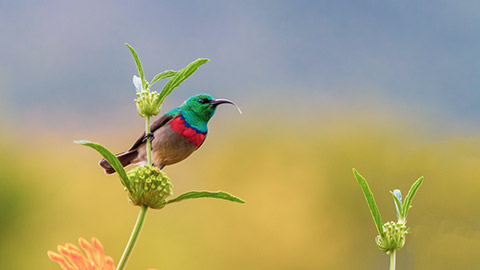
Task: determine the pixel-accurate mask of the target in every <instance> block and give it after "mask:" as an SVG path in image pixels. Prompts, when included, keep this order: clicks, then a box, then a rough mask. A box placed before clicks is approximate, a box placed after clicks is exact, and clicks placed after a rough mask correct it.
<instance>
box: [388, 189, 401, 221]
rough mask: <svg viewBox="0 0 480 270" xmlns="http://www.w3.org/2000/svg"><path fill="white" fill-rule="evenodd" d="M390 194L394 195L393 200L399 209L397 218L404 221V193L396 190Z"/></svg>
mask: <svg viewBox="0 0 480 270" xmlns="http://www.w3.org/2000/svg"><path fill="white" fill-rule="evenodd" d="M390 193H392V195H393V200H394V202H395V208H396V209H397V218H398V219H399V220H400V219H403V216H402V215H403V210H402V209H403V208H402V193H401V192H400V190H398V189H395V190H394V191H393V192H392V191H390Z"/></svg>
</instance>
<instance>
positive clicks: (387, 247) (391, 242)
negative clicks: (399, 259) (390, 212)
mask: <svg viewBox="0 0 480 270" xmlns="http://www.w3.org/2000/svg"><path fill="white" fill-rule="evenodd" d="M383 231H384V232H385V235H384V236H383V237H382V236H380V235H378V236H377V238H376V239H375V241H376V242H377V246H378V247H379V248H380V249H381V250H382V251H383V252H386V253H387V254H389V253H390V252H391V251H394V250H397V249H401V248H402V247H403V246H404V245H405V237H406V235H407V234H408V233H409V232H410V230H409V229H408V228H407V226H406V225H405V224H404V223H402V222H399V223H395V222H393V221H390V222H387V223H385V224H383Z"/></svg>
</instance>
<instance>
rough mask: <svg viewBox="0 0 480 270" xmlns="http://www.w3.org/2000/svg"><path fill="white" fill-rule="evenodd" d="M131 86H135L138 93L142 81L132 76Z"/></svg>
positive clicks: (140, 89)
mask: <svg viewBox="0 0 480 270" xmlns="http://www.w3.org/2000/svg"><path fill="white" fill-rule="evenodd" d="M133 85H135V89H136V90H137V92H138V93H140V92H141V91H142V79H140V77H138V76H137V75H133Z"/></svg>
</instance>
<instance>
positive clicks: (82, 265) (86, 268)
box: [48, 237, 115, 270]
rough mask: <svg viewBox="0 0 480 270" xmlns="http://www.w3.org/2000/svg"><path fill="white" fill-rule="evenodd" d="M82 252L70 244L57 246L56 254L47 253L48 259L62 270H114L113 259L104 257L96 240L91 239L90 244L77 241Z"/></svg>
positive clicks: (81, 239) (82, 239) (101, 248)
mask: <svg viewBox="0 0 480 270" xmlns="http://www.w3.org/2000/svg"><path fill="white" fill-rule="evenodd" d="M78 242H79V244H80V247H82V249H83V251H84V252H85V254H86V255H84V254H83V253H82V250H81V249H80V248H78V247H76V246H75V245H72V244H70V243H67V244H65V246H61V245H58V247H57V248H58V252H59V253H60V254H58V253H56V252H53V251H48V257H50V259H51V260H52V261H54V262H57V263H58V264H59V265H60V267H61V268H62V269H63V270H115V265H114V264H113V259H112V257H110V256H105V254H104V253H103V246H102V244H101V243H100V241H98V239H97V238H95V237H93V238H92V244H90V243H88V241H87V240H85V239H84V238H81V237H80V239H78Z"/></svg>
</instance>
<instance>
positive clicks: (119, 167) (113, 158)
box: [74, 140, 129, 187]
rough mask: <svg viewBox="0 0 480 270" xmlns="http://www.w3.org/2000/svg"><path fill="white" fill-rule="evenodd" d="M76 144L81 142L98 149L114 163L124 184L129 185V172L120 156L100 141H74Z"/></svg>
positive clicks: (113, 165) (109, 161)
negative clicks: (119, 158) (99, 142)
mask: <svg viewBox="0 0 480 270" xmlns="http://www.w3.org/2000/svg"><path fill="white" fill-rule="evenodd" d="M74 143H76V144H81V145H85V146H89V147H91V148H93V149H95V150H97V152H98V153H100V155H102V156H103V157H104V158H105V159H106V160H107V161H108V163H110V164H111V165H112V167H113V168H114V169H115V171H116V172H117V173H118V176H119V177H120V181H122V184H123V185H124V186H126V187H128V185H127V183H129V181H128V176H127V173H126V172H125V169H124V168H123V166H122V163H120V161H119V160H118V158H117V157H116V156H115V155H114V154H112V153H111V152H110V151H108V150H107V148H105V147H103V146H102V145H100V144H98V143H93V142H90V141H84V140H83V141H74Z"/></svg>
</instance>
